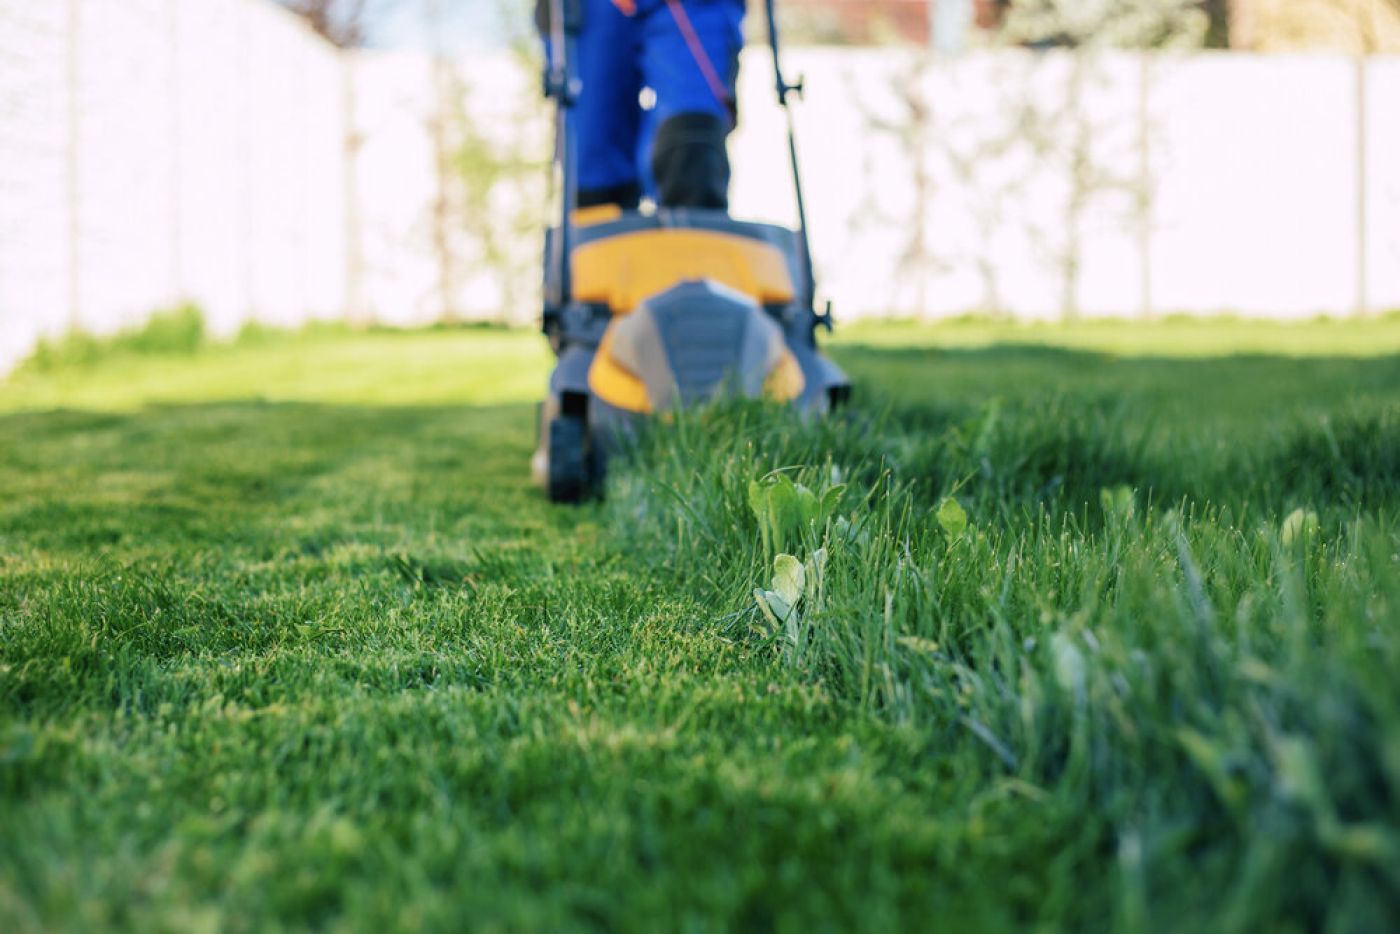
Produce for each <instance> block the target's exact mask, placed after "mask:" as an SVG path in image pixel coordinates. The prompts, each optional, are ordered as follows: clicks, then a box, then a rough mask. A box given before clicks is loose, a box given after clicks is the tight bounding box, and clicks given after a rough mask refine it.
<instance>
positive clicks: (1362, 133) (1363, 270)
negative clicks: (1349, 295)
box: [1355, 55, 1371, 318]
mask: <svg viewBox="0 0 1400 934" xmlns="http://www.w3.org/2000/svg"><path fill="white" fill-rule="evenodd" d="M1367 66H1368V60H1367V58H1366V56H1365V55H1358V56H1357V57H1356V309H1355V313H1356V317H1358V318H1364V317H1365V316H1366V315H1367V314H1369V313H1370V310H1371V296H1370V283H1369V282H1368V281H1367V280H1368V279H1369V277H1370V268H1369V263H1368V262H1367V261H1368V259H1369V257H1368V256H1367V255H1366V251H1367V246H1368V244H1367V242H1366V241H1367V235H1368V233H1369V229H1368V228H1369V220H1370V218H1369V216H1368V214H1367V204H1366V195H1367V189H1368V185H1367V182H1368V179H1367V177H1366V173H1367V169H1368V160H1367V158H1366V147H1367V145H1368V142H1369V140H1368V139H1367V133H1366V129H1367V127H1366V118H1367V103H1368V102H1367V95H1366V91H1367V87H1366V73H1367V70H1368V67H1367Z"/></svg>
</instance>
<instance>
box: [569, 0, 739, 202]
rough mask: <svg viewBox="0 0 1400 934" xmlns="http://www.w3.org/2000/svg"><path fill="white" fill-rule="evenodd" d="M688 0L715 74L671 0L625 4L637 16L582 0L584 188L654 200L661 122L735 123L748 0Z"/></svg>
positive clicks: (579, 124)
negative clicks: (648, 102) (651, 99)
mask: <svg viewBox="0 0 1400 934" xmlns="http://www.w3.org/2000/svg"><path fill="white" fill-rule="evenodd" d="M681 2H682V5H683V10H684V14H685V18H686V19H687V20H688V21H689V23H690V26H691V28H692V29H693V35H694V37H695V38H696V39H698V40H699V45H700V46H701V47H702V48H703V49H704V58H705V59H707V60H708V62H709V65H710V66H711V74H710V76H709V77H707V75H706V72H705V69H704V67H703V65H702V63H701V61H700V60H699V57H698V56H697V55H696V54H695V51H694V50H693V49H692V47H691V44H690V42H688V41H687V37H686V34H685V32H684V31H683V29H682V26H681V24H680V23H678V22H677V17H676V16H675V15H674V13H673V11H672V10H671V9H670V7H669V6H668V4H667V3H666V0H632V3H630V4H629V3H626V2H624V3H623V6H627V7H632V8H633V10H634V12H633V13H632V15H630V16H629V15H627V14H625V13H623V12H622V10H620V9H619V8H618V6H617V5H616V4H614V3H613V0H583V30H582V32H581V33H580V35H579V42H578V69H579V77H580V78H581V79H582V81H583V90H582V93H581V94H580V95H579V99H578V102H577V104H576V106H575V108H574V115H575V127H576V130H577V134H576V138H577V140H578V156H579V158H578V164H579V188H580V190H581V191H583V192H585V193H586V192H589V191H599V190H603V191H608V190H620V189H626V188H629V187H633V188H639V189H640V190H641V191H642V192H643V193H645V194H646V195H647V196H648V197H650V198H653V199H656V197H657V192H656V182H655V179H654V178H653V177H652V169H651V151H652V143H653V140H654V139H655V137H656V133H657V129H658V128H659V127H660V126H661V125H662V124H664V123H666V122H667V121H668V120H670V119H672V118H673V117H677V116H680V115H693V114H710V115H714V116H717V117H720V118H722V119H723V120H724V121H725V123H726V126H732V125H733V120H734V114H735V111H734V106H733V101H734V93H735V81H736V80H737V78H738V74H739V50H740V48H742V46H743V31H742V24H743V18H744V0H681ZM714 79H718V84H719V85H720V86H721V87H722V89H723V91H724V99H721V96H720V94H719V93H718V91H719V90H720V88H717V87H715V80H714ZM644 88H649V89H651V90H652V91H653V92H655V102H656V103H655V107H654V108H652V109H650V110H644V109H643V108H642V106H641V103H640V98H641V94H642V90H643V89H644Z"/></svg>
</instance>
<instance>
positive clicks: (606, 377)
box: [533, 0, 851, 502]
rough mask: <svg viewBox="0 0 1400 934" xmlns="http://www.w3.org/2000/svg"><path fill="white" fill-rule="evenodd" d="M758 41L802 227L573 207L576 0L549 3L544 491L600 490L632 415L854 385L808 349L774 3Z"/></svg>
mask: <svg viewBox="0 0 1400 934" xmlns="http://www.w3.org/2000/svg"><path fill="white" fill-rule="evenodd" d="M767 12H768V28H769V45H770V46H771V48H772V53H773V68H774V73H775V75H776V78H777V92H778V101H779V103H780V105H781V106H782V107H783V109H784V111H785V113H786V114H787V123H788V126H787V129H788V154H789V157H790V160H791V164H792V177H793V184H794V187H795V192H796V197H797V221H798V224H797V228H796V229H795V230H793V229H789V228H786V227H782V226H778V225H774V224H762V223H750V222H745V221H741V220H736V219H735V218H733V217H731V216H730V215H729V213H728V211H726V210H718V209H703V208H656V209H654V210H625V211H624V210H622V209H620V208H618V207H616V206H613V205H605V206H599V207H589V208H578V207H577V206H576V205H577V193H578V183H577V166H576V159H577V156H576V152H577V147H576V145H575V143H574V141H573V139H572V138H571V119H570V108H571V107H572V105H573V103H574V101H575V100H576V98H577V95H578V93H579V91H580V90H581V88H580V82H579V79H578V77H577V73H576V71H575V65H574V62H575V47H574V46H575V42H576V39H577V35H578V30H579V25H580V22H579V18H580V14H579V11H578V6H577V4H574V3H567V2H565V0H553V9H552V14H551V27H550V28H551V48H552V52H551V54H550V56H549V58H550V62H549V64H548V65H547V66H546V74H545V93H546V94H547V96H548V97H550V98H551V99H552V100H553V101H554V102H555V106H556V128H557V134H558V145H557V147H556V159H555V163H556V166H557V171H558V173H559V176H560V183H559V184H560V190H561V194H562V197H561V199H560V200H561V202H562V217H561V218H560V221H559V223H558V225H557V226H555V227H553V228H552V229H550V230H549V231H548V232H547V234H546V238H545V263H544V266H545V290H544V291H545V303H544V304H545V307H544V320H543V330H544V333H545V334H546V336H547V337H548V339H549V342H550V346H551V347H552V348H553V350H554V352H555V354H556V357H557V362H556V364H555V367H554V370H553V373H552V374H551V376H550V379H549V392H548V396H547V398H546V399H545V400H544V402H543V404H542V405H541V407H540V438H539V447H538V450H537V452H536V454H535V458H534V463H533V468H534V473H535V477H536V480H537V481H539V482H542V483H543V484H544V486H545V488H546V490H547V491H548V494H549V498H550V499H551V500H553V501H555V502H578V501H580V500H582V499H585V498H586V497H588V496H589V495H590V494H592V493H594V492H596V491H597V490H598V489H599V485H600V483H601V481H602V478H603V473H604V470H605V467H606V463H607V458H608V455H609V453H610V452H611V451H613V450H615V449H616V448H617V446H618V444H619V443H620V442H621V441H622V439H624V438H626V437H627V436H629V434H630V432H631V431H632V428H633V427H634V425H635V423H636V422H637V421H638V420H639V419H644V418H647V417H649V416H652V415H655V414H659V413H664V412H666V411H668V410H672V409H674V408H676V407H680V406H687V405H693V404H696V403H700V402H703V401H706V400H710V399H714V398H716V397H718V396H722V395H738V396H745V397H752V398H758V397H767V398H770V399H774V400H777V401H779V402H782V403H786V404H789V405H792V406H793V407H794V408H795V409H797V410H798V411H800V412H803V413H808V414H811V415H822V414H825V413H827V412H829V411H831V410H832V409H833V408H835V407H837V406H839V405H840V404H842V403H843V402H844V401H846V399H847V398H848V397H849V395H850V391H851V387H850V381H849V380H848V379H847V377H846V375H845V374H844V373H843V372H842V371H841V370H840V368H838V367H837V366H836V365H835V364H834V363H833V362H831V361H830V360H829V359H827V358H826V357H825V356H823V355H822V354H821V353H820V352H819V350H818V347H817V340H816V331H817V328H818V327H825V328H826V329H827V330H828V331H829V330H830V329H831V311H830V306H829V305H828V306H827V308H826V310H825V312H824V313H822V314H818V313H817V311H816V310H815V307H814V295H815V292H816V283H815V277H814V275H813V269H812V256H811V249H810V246H809V242H808V236H807V214H806V207H805V204H804V202H803V197H802V181H801V175H800V172H799V169H798V161H797V147H796V139H795V133H794V129H793V120H792V112H791V109H790V104H789V99H790V98H791V97H792V96H793V95H799V96H800V94H801V91H802V88H801V84H800V82H799V84H797V85H791V84H788V83H787V82H786V81H785V80H784V78H783V73H782V69H781V67H780V63H779V53H778V33H777V23H776V17H775V15H774V10H773V0H768V4H767Z"/></svg>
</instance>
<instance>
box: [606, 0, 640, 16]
mask: <svg viewBox="0 0 1400 934" xmlns="http://www.w3.org/2000/svg"><path fill="white" fill-rule="evenodd" d="M612 2H613V6H615V7H617V8H618V9H619V10H621V11H622V14H623V15H624V16H632V15H633V14H635V13H636V12H637V0H612Z"/></svg>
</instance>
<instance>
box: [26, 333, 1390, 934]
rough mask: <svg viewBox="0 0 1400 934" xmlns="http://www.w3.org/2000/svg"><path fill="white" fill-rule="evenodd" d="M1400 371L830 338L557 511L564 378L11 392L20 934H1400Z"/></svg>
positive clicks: (292, 380)
mask: <svg viewBox="0 0 1400 934" xmlns="http://www.w3.org/2000/svg"><path fill="white" fill-rule="evenodd" d="M1398 331H1400V328H1397V325H1396V319H1394V318H1391V319H1385V320H1381V321H1373V322H1363V323H1344V324H1342V323H1334V324H1320V323H1317V324H1309V325H1299V326H1291V327H1289V328H1277V327H1257V328H1256V327H1250V326H1245V325H1242V324H1239V323H1224V324H1209V323H1199V322H1197V323H1191V322H1166V323H1162V324H1154V325H1148V326H1140V327H1132V328H1129V327H1127V326H1121V325H1119V326H1113V325H1095V324H1085V325H1080V326H1076V327H1073V328H1050V327H1042V328H1032V329H1023V328H1013V327H1010V326H992V325H984V324H977V323H961V324H953V325H947V326H942V327H937V328H932V327H915V326H911V325H898V326H885V327H873V326H862V327H857V328H852V329H851V330H850V332H848V333H847V334H845V335H844V336H842V337H841V339H840V340H838V341H837V343H836V345H835V351H834V352H835V354H836V356H838V358H839V359H840V360H841V362H842V363H843V364H844V365H845V366H846V367H847V368H848V369H849V370H850V371H851V372H852V374H853V375H854V376H855V377H856V380H857V384H858V392H859V394H860V396H859V398H860V401H859V403H858V404H857V406H856V407H855V408H854V409H853V410H851V411H850V412H849V413H847V415H846V416H844V417H842V418H840V419H836V420H833V421H830V422H827V423H821V424H808V425H804V424H799V423H795V422H794V421H793V420H792V419H790V418H788V417H787V416H786V413H782V412H775V411H772V410H769V409H767V408H765V407H761V406H751V405H730V406H725V407H722V408H720V409H718V410H714V411H708V412H703V413H697V414H688V415H685V416H683V417H681V418H679V419H678V420H677V421H676V422H675V423H673V424H670V425H667V426H664V427H660V428H659V429H658V430H657V431H655V432H652V433H650V434H649V435H648V436H647V437H646V438H644V439H643V440H642V442H641V444H640V445H639V446H638V448H637V450H636V451H635V452H633V454H632V455H631V458H630V462H629V463H627V464H625V465H621V466H619V467H618V468H617V469H616V470H615V471H614V474H613V476H612V478H611V480H610V490H609V496H608V498H607V500H606V502H604V503H601V504H593V505H589V506H585V507H583V508H578V509H567V508H558V507H552V506H550V505H548V504H547V503H545V502H544V501H543V499H542V497H541V495H540V494H539V493H538V492H537V491H536V490H534V489H533V488H532V487H531V486H530V485H529V482H528V469H527V462H528V457H529V453H530V450H531V448H532V446H533V443H534V421H533V419H534V401H535V400H536V398H537V394H538V392H539V390H540V387H541V386H542V383H543V379H544V375H545V373H546V372H547V369H548V365H549V359H548V354H547V351H546V350H545V348H544V345H543V341H542V339H541V338H539V337H538V336H537V335H533V334H524V333H509V332H500V331H490V330H444V331H432V332H419V333H413V334H391V333H370V334H349V333H343V332H338V331H323V332H313V333H308V334H304V335H295V336H287V337H284V338H280V339H279V338H276V337H269V336H266V335H264V336H262V337H261V338H260V339H258V340H245V341H242V342H240V343H238V344H235V345H233V346H224V347H207V346H200V347H198V348H197V349H193V350H190V351H188V352H184V353H180V354H175V355H170V354H165V355H161V354H152V353H143V352H139V351H138V350H130V349H128V350H124V351H121V352H115V353H111V354H107V355H103V354H100V353H99V354H95V355H92V358H91V359H86V358H85V359H82V360H68V361H65V360H63V359H58V358H55V359H53V360H50V361H49V362H48V363H47V365H44V366H37V365H36V366H30V367H27V368H25V369H23V370H22V371H21V372H20V373H18V374H16V375H15V376H14V377H12V378H11V379H10V380H9V381H8V382H6V383H0V930H6V931H12V930H13V931H30V930H33V931H38V930H52V929H91V928H94V927H100V928H107V927H116V928H125V929H138V930H143V931H145V930H153V929H154V930H161V929H172V930H181V931H183V930H201V929H209V930H224V929H227V930H235V931H236V930H244V929H249V930H252V929H259V930H260V929H265V928H276V927H280V926H289V927H305V926H332V927H338V928H347V929H361V930H362V929H379V930H384V929H386V928H387V929H401V928H402V929H419V928H426V929H436V930H443V929H452V930H456V929H460V928H462V927H470V928H486V929H522V928H523V929H549V930H555V929H560V928H621V929H672V928H684V929H687V930H691V929H694V930H707V929H715V928H735V927H739V928H754V929H760V930H767V929H778V930H808V929H830V930H845V929H851V928H862V929H876V930H878V929H889V928H904V929H920V930H923V929H930V928H934V929H937V928H948V929H1001V928H1012V927H1024V926H1037V927H1040V926H1045V927H1052V928H1072V929H1082V928H1091V929H1102V928H1116V929H1122V930H1142V929H1162V930H1181V931H1195V930H1200V929H1202V928H1209V929H1227V930H1257V929H1261V928H1262V929H1277V930H1315V929H1336V930H1386V929H1393V928H1395V927H1396V926H1397V925H1398V924H1400V829H1398V828H1400V690H1397V688H1396V684H1397V672H1400V333H1397V332H1398ZM777 468H791V469H788V470H785V471H783V472H782V473H781V474H771V473H770V472H771V471H774V470H775V469H777ZM794 482H795V484H796V485H793V483H794ZM809 493H810V495H808V494H809ZM786 556H790V557H786ZM799 564H805V566H806V570H805V572H803V574H802V577H803V580H802V582H801V587H800V588H797V586H796V585H797V582H796V580H795V578H796V574H797V572H796V571H795V566H796V565H799ZM775 568H776V570H777V571H778V573H776V574H775ZM775 578H779V579H775ZM755 588H757V589H759V591H760V594H759V596H758V598H756V597H755V595H754V591H755ZM765 590H771V591H773V592H775V593H780V594H782V595H783V596H785V597H788V598H795V599H796V602H795V604H794V608H793V611H792V613H790V614H783V613H782V612H781V611H782V606H781V605H780V604H779V602H778V598H775V597H773V596H764V595H763V593H762V591H765ZM798 594H800V596H798ZM788 602H792V601H791V600H789V601H788ZM760 603H762V604H763V606H760ZM770 614H772V615H771V617H770Z"/></svg>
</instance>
